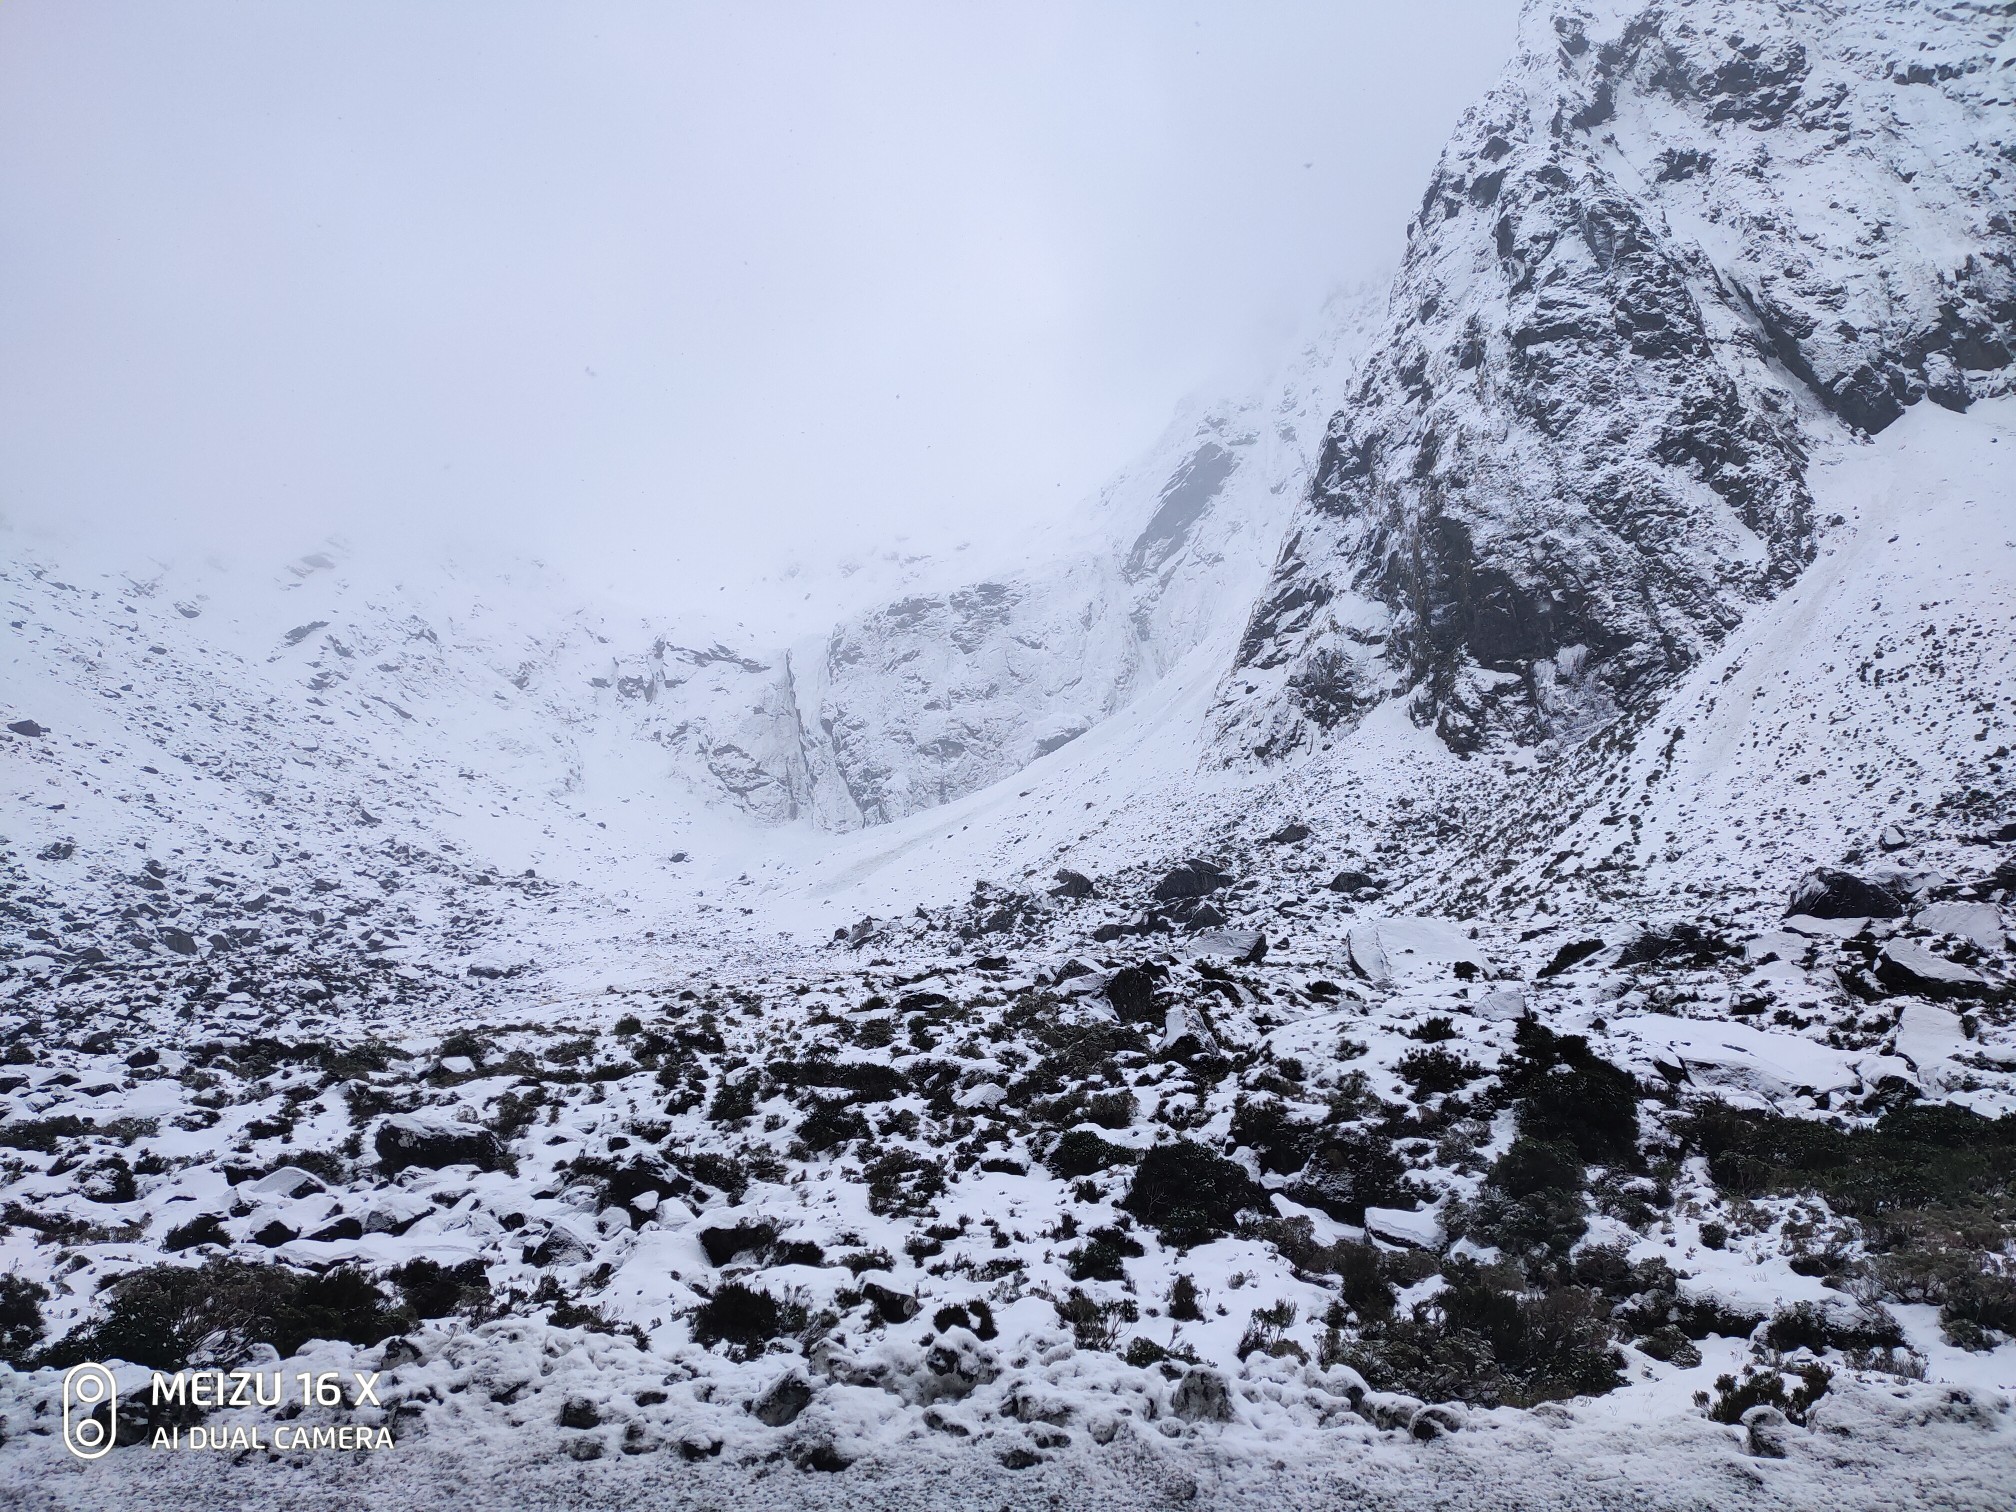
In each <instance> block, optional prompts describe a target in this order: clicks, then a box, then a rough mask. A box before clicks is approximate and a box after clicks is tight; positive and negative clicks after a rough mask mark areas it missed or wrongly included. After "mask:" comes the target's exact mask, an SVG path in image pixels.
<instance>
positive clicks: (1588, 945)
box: [1538, 940, 1603, 977]
mask: <svg viewBox="0 0 2016 1512" xmlns="http://www.w3.org/2000/svg"><path fill="white" fill-rule="evenodd" d="M1602 948H1603V942H1602V941H1601V940H1570V941H1569V942H1568V943H1567V944H1566V945H1563V946H1562V947H1561V948H1560V949H1559V950H1557V951H1555V952H1554V955H1553V958H1552V959H1551V960H1549V961H1548V962H1547V964H1546V965H1545V966H1542V967H1541V968H1540V970H1539V972H1538V975H1540V976H1543V977H1556V976H1559V975H1561V973H1562V972H1564V971H1568V970H1571V969H1573V968H1574V967H1576V966H1579V965H1581V964H1582V963H1583V962H1584V961H1586V960H1588V959H1589V957H1591V956H1593V955H1595V954H1596V952H1598V951H1599V950H1601V949H1602Z"/></svg>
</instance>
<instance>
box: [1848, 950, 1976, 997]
mask: <svg viewBox="0 0 2016 1512" xmlns="http://www.w3.org/2000/svg"><path fill="white" fill-rule="evenodd" d="M1876 980H1877V981H1879V982H1881V983H1882V984H1883V985H1884V986H1885V987H1887V988H1888V989H1889V990H1890V991H1892V992H1900V993H1910V994H1911V995H1913V996H1915V997H1925V998H1977V997H1986V996H1988V995H1989V993H1990V992H1991V990H1992V989H1991V988H1990V986H1989V984H1988V981H1987V979H1986V978H1984V977H1983V976H1982V975H1981V974H1980V973H1979V972H1976V971H1970V970H1969V969H1968V968H1967V967H1965V966H1962V965H1960V964H1959V963H1958V962H1956V961H1949V960H1947V959H1946V958H1945V957H1944V956H1942V955H1938V954H1936V953H1934V952H1933V951H1932V950H1931V949H1930V948H1929V947H1928V946H1925V945H1921V944H1919V943H1917V942H1916V941H1914V940H1892V941H1890V942H1889V943H1888V944H1887V945H1885V946H1884V947H1883V950H1882V953H1881V954H1880V955H1878V956H1877V958H1876Z"/></svg>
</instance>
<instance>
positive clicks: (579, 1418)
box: [560, 1397, 602, 1428]
mask: <svg viewBox="0 0 2016 1512" xmlns="http://www.w3.org/2000/svg"><path fill="white" fill-rule="evenodd" d="M601 1422H602V1410H601V1409H600V1408H599V1407H597V1406H596V1405H595V1404H594V1403H593V1402H592V1401H590V1400H589V1399H588V1398H587V1397H569V1398H567V1401H566V1403H565V1404H564V1405H563V1406H562V1407H561V1409H560V1426H561V1427H562V1428H594V1427H598V1426H600V1424H601Z"/></svg>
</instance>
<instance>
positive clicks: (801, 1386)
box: [749, 1370, 812, 1428]
mask: <svg viewBox="0 0 2016 1512" xmlns="http://www.w3.org/2000/svg"><path fill="white" fill-rule="evenodd" d="M811 1405H812V1383H811V1382H810V1381H808V1380H806V1379H805V1377H804V1376H803V1375H801V1374H799V1372H797V1371H795V1370H792V1371H787V1372H786V1373H785V1374H783V1375H781V1376H779V1377H778V1378H777V1379H776V1380H775V1381H774V1382H772V1383H771V1386H770V1389H769V1390H768V1391H766V1392H764V1393H763V1395H761V1396H760V1397H758V1398H756V1400H755V1401H753V1402H751V1403H750V1404H749V1411H750V1413H751V1414H752V1415H753V1416H754V1417H755V1419H756V1421H757V1422H759V1423H761V1424H763V1425H764V1426H765V1427H766V1428H782V1427H784V1426H785V1425H786V1424H787V1423H794V1422H796V1421H797V1420H798V1414H799V1413H801V1412H803V1411H804V1410H805V1409H806V1408H807V1407H809V1406H811Z"/></svg>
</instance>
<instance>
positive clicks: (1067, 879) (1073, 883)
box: [1050, 866, 1099, 898]
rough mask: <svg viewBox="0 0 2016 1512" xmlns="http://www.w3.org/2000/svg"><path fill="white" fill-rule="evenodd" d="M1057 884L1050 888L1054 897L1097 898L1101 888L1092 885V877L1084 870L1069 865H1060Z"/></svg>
mask: <svg viewBox="0 0 2016 1512" xmlns="http://www.w3.org/2000/svg"><path fill="white" fill-rule="evenodd" d="M1056 882H1057V885H1056V886H1055V887H1053V888H1051V889H1050V896H1051V897H1053V898H1096V897H1098V896H1099V889H1098V888H1096V887H1094V886H1093V885H1092V879H1091V878H1090V877H1088V876H1086V875H1085V874H1084V873H1083V872H1075V871H1073V870H1071V868H1070V867H1068V866H1060V867H1058V868H1057V872H1056Z"/></svg>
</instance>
